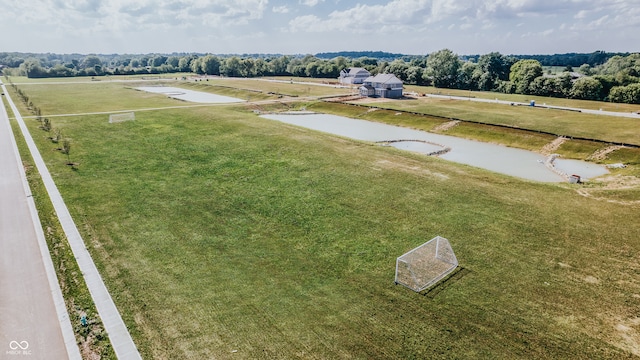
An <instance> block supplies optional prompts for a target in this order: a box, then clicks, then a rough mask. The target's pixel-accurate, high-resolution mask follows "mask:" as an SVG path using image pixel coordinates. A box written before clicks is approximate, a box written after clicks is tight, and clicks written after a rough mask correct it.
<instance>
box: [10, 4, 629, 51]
mask: <svg viewBox="0 0 640 360" xmlns="http://www.w3.org/2000/svg"><path fill="white" fill-rule="evenodd" d="M0 9H1V10H0V31H2V34H3V36H2V37H0V51H20V52H55V53H72V52H75V53H82V54H88V53H155V52H157V53H171V52H202V53H206V52H209V53H214V54H229V53H240V54H241V53H281V54H307V53H309V54H315V53H318V52H327V51H343V50H361V51H367V50H371V51H389V52H398V53H404V54H416V55H423V54H429V53H431V52H433V51H437V50H440V49H444V48H448V49H451V50H453V51H454V52H455V53H457V54H461V55H463V54H486V53H489V52H492V51H499V52H501V53H503V54H553V53H566V52H593V51H596V50H604V51H611V52H618V51H619V52H638V51H640V0H597V1H596V0H535V1H534V0H392V1H389V0H373V1H366V2H365V1H347V0H294V1H280V0H136V1H130V0H0Z"/></svg>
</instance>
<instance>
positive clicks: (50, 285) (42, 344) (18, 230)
mask: <svg viewBox="0 0 640 360" xmlns="http://www.w3.org/2000/svg"><path fill="white" fill-rule="evenodd" d="M0 102H1V99H0ZM23 171H24V170H23V169H22V163H21V162H20V160H19V157H18V155H17V149H16V148H15V139H14V138H13V134H12V132H11V127H10V124H9V120H8V118H7V113H6V110H5V107H4V105H2V104H0V359H14V358H15V359H24V358H28V359H79V358H80V352H79V350H78V347H77V346H76V344H75V337H74V335H73V330H72V329H71V324H70V322H69V317H68V314H67V312H66V308H65V307H64V300H62V295H61V292H60V287H59V285H58V282H57V278H56V277H55V273H54V271H53V264H52V262H51V258H50V257H49V253H48V250H47V249H46V242H45V240H44V234H43V233H42V228H41V227H39V220H38V218H37V213H35V207H34V205H33V199H31V198H30V191H29V190H28V188H26V187H25V183H26V180H25V177H24V173H23ZM36 224H38V227H37V228H36ZM42 246H44V248H43V247H42Z"/></svg>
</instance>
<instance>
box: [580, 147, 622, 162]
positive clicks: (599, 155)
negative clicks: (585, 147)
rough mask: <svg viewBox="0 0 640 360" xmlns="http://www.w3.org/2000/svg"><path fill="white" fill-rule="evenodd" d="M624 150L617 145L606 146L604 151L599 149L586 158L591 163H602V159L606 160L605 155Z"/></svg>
mask: <svg viewBox="0 0 640 360" xmlns="http://www.w3.org/2000/svg"><path fill="white" fill-rule="evenodd" d="M622 148H624V146H619V145H613V146H607V147H606V148H604V149H600V150H598V151H596V152H594V153H593V154H591V155H589V157H588V158H587V160H591V161H602V160H604V159H606V158H607V155H609V154H610V153H612V152H614V151H616V150H619V149H622Z"/></svg>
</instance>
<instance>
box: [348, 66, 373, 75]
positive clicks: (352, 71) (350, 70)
mask: <svg viewBox="0 0 640 360" xmlns="http://www.w3.org/2000/svg"><path fill="white" fill-rule="evenodd" d="M342 71H344V72H348V73H349V75H352V76H355V75H356V74H357V73H359V72H361V71H364V72H366V73H367V74H370V72H369V71H368V70H367V69H364V68H361V67H353V68H347V69H344V70H342Z"/></svg>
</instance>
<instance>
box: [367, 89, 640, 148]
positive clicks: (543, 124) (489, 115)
mask: <svg viewBox="0 0 640 360" xmlns="http://www.w3.org/2000/svg"><path fill="white" fill-rule="evenodd" d="M372 105H374V106H380V107H384V108H389V109H396V110H403V111H413V112H417V113H424V114H429V115H436V116H443V117H448V118H457V119H461V120H471V121H478V122H482V123H487V124H497V125H507V126H511V127H516V128H523V129H529V130H538V131H544V132H549V133H553V134H558V135H564V136H568V137H582V138H589V139H598V140H604V141H611V142H623V143H629V144H635V145H640V133H639V132H638V131H637V129H638V120H637V119H632V118H623V117H613V116H599V115H591V114H583V113H578V112H572V111H563V110H552V109H544V108H536V107H528V106H508V105H502V104H491V103H480V102H475V101H465V100H449V99H437V98H418V99H413V100H402V101H375V102H374V103H372Z"/></svg>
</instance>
